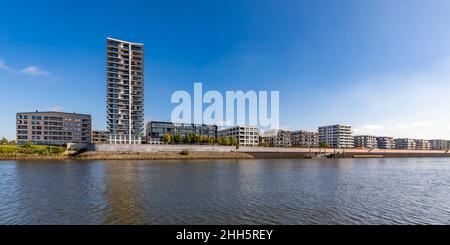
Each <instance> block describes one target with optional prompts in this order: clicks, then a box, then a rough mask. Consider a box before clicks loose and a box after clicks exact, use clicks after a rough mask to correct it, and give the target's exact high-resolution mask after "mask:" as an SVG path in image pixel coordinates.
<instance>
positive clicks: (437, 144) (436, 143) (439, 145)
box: [430, 139, 449, 150]
mask: <svg viewBox="0 0 450 245" xmlns="http://www.w3.org/2000/svg"><path fill="white" fill-rule="evenodd" d="M448 147H449V145H448V144H447V140H442V139H435V140H430V149H432V150H445V149H448Z"/></svg>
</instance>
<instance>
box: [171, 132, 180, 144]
mask: <svg viewBox="0 0 450 245" xmlns="http://www.w3.org/2000/svg"><path fill="white" fill-rule="evenodd" d="M181 141H182V139H181V135H179V134H177V135H175V137H174V138H173V142H175V144H179V143H181Z"/></svg>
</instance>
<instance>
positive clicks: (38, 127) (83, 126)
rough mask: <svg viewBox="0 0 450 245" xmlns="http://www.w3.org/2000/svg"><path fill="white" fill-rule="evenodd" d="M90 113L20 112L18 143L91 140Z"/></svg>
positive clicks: (17, 129)
mask: <svg viewBox="0 0 450 245" xmlns="http://www.w3.org/2000/svg"><path fill="white" fill-rule="evenodd" d="M91 130H92V119H91V116H90V115H86V114H76V113H66V112H52V111H44V112H39V111H36V112H19V113H17V114H16V140H17V143H18V144H23V143H25V142H26V141H30V142H32V143H34V144H44V145H64V144H66V143H78V144H84V143H89V142H91Z"/></svg>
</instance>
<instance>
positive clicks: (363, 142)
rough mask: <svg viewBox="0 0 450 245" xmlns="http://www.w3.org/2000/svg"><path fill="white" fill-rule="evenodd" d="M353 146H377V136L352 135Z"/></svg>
mask: <svg viewBox="0 0 450 245" xmlns="http://www.w3.org/2000/svg"><path fill="white" fill-rule="evenodd" d="M353 142H354V146H355V147H360V148H377V147H378V144H377V137H376V136H372V135H356V136H354V137H353Z"/></svg>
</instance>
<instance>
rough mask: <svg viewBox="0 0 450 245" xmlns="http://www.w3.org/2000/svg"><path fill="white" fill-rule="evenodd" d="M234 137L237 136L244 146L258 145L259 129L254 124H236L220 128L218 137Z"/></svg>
mask: <svg viewBox="0 0 450 245" xmlns="http://www.w3.org/2000/svg"><path fill="white" fill-rule="evenodd" d="M224 136H228V137H230V138H231V137H233V138H236V140H237V142H238V144H239V145H242V146H258V145H259V130H258V128H257V127H253V126H235V127H231V128H226V129H222V130H219V131H218V132H217V137H224Z"/></svg>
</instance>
